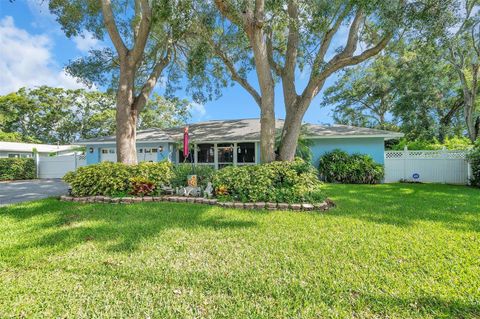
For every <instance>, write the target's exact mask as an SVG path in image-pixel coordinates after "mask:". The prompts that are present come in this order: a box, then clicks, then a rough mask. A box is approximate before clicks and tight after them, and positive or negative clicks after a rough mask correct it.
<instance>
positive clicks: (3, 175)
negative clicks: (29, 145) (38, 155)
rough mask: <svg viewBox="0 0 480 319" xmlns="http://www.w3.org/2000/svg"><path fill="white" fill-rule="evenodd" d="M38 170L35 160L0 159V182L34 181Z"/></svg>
mask: <svg viewBox="0 0 480 319" xmlns="http://www.w3.org/2000/svg"><path fill="white" fill-rule="evenodd" d="M36 177H37V168H36V166H35V161H34V160H33V158H0V180H2V181H4V180H17V179H34V178H36Z"/></svg>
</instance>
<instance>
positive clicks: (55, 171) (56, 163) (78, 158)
mask: <svg viewBox="0 0 480 319" xmlns="http://www.w3.org/2000/svg"><path fill="white" fill-rule="evenodd" d="M36 161H37V177H38V178H62V177H63V176H64V175H65V174H66V173H67V172H70V171H74V170H76V169H77V168H78V167H80V166H85V165H86V164H87V163H86V158H85V155H77V154H73V155H58V156H37V158H36Z"/></svg>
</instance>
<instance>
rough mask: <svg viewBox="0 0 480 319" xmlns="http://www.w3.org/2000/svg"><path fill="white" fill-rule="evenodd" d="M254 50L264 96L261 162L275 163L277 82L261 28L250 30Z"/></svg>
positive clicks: (253, 27) (261, 119)
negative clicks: (274, 79)
mask: <svg viewBox="0 0 480 319" xmlns="http://www.w3.org/2000/svg"><path fill="white" fill-rule="evenodd" d="M249 31H250V32H249V33H250V34H249V38H250V43H251V44H252V48H253V55H254V60H255V70H256V72H257V78H258V83H259V85H260V92H261V95H262V98H261V105H260V160H261V162H262V163H270V162H273V161H275V82H274V81H273V76H272V71H271V69H270V64H269V62H268V52H267V45H266V43H265V37H264V34H263V31H262V29H261V28H260V27H257V26H252V27H251V29H250V30H249Z"/></svg>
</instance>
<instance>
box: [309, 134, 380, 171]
mask: <svg viewBox="0 0 480 319" xmlns="http://www.w3.org/2000/svg"><path fill="white" fill-rule="evenodd" d="M336 148H338V149H341V150H342V151H345V152H347V153H349V154H353V153H360V154H367V155H370V156H371V157H372V158H373V159H374V161H375V162H377V163H379V164H383V159H384V151H385V145H384V139H383V137H368V138H320V139H315V140H313V145H312V146H311V150H312V153H313V158H312V163H313V165H315V167H318V163H319V161H320V157H321V156H322V155H323V154H325V153H328V152H331V151H333V150H334V149H336Z"/></svg>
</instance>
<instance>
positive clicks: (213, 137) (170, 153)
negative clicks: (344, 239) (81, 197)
mask: <svg viewBox="0 0 480 319" xmlns="http://www.w3.org/2000/svg"><path fill="white" fill-rule="evenodd" d="M283 123H284V121H283V120H277V121H276V128H277V130H278V131H280V130H281V129H282V127H283ZM305 126H306V131H307V132H308V134H307V135H306V138H308V139H311V140H312V146H311V150H312V154H313V160H312V161H313V164H314V165H318V161H319V159H320V157H321V156H322V154H324V153H326V152H329V151H332V150H334V149H336V148H339V149H342V150H344V151H346V152H348V153H363V154H368V155H370V156H372V157H373V159H374V160H375V161H376V162H378V163H381V164H383V159H384V141H385V140H387V139H395V138H400V137H402V136H403V134H402V133H397V132H390V131H384V130H376V129H370V128H363V127H353V126H346V125H315V124H305ZM188 127H189V136H190V147H191V154H192V155H191V156H188V158H185V157H184V156H183V151H182V150H183V147H182V145H183V144H182V143H183V127H176V128H168V129H157V128H153V129H147V130H139V131H138V132H137V155H138V161H162V160H169V161H171V162H173V163H183V162H191V161H193V162H194V163H195V164H197V165H211V166H212V167H215V168H217V169H218V168H222V167H224V166H228V165H253V164H256V163H260V120H259V119H240V120H215V121H207V122H201V123H195V124H190V125H188ZM77 144H80V145H85V146H86V160H87V165H88V164H94V163H98V162H101V161H112V162H115V161H116V145H115V136H107V137H99V138H93V139H88V140H82V141H79V142H78V143H77Z"/></svg>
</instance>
